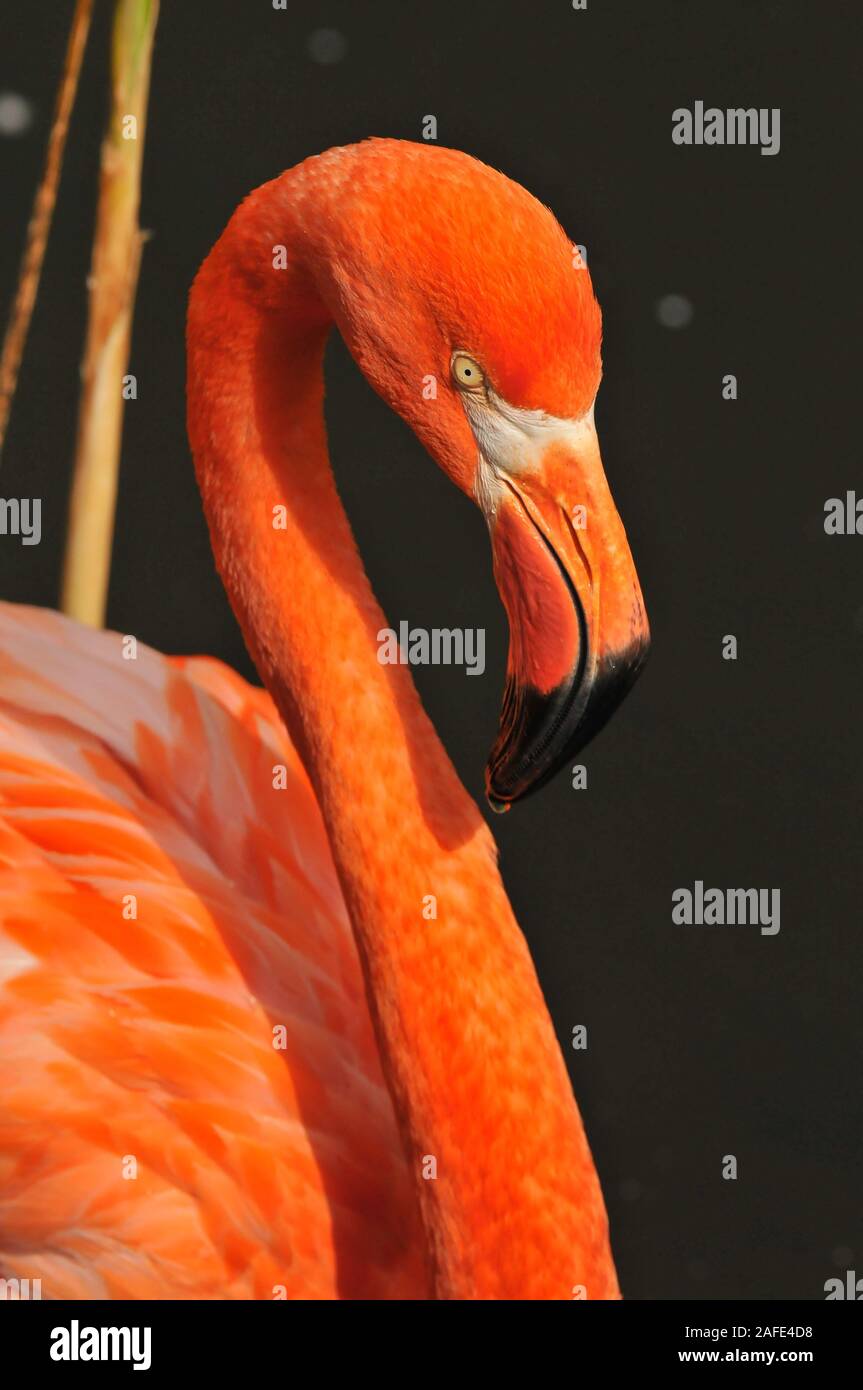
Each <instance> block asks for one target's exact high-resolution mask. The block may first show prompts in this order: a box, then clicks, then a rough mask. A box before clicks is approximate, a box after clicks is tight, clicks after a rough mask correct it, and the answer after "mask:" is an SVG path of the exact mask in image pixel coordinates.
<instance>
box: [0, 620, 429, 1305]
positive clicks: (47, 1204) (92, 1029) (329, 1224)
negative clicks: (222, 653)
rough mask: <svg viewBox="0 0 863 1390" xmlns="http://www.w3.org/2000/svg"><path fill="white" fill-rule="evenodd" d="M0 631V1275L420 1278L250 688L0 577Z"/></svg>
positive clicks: (326, 1288)
mask: <svg viewBox="0 0 863 1390" xmlns="http://www.w3.org/2000/svg"><path fill="white" fill-rule="evenodd" d="M0 651H2V653H3V658H2V660H3V679H2V683H0V981H2V990H0V1057H2V1077H3V1082H2V1090H3V1104H2V1108H0V1276H3V1277H6V1278H9V1279H12V1278H20V1279H25V1278H30V1279H33V1278H41V1280H42V1289H43V1296H44V1297H52V1298H102V1297H109V1298H224V1297H252V1298H273V1297H279V1296H282V1292H281V1291H282V1290H284V1292H285V1294H286V1295H287V1297H289V1298H297V1297H301V1296H302V1297H308V1298H329V1297H359V1296H362V1297H368V1298H386V1297H415V1296H420V1297H422V1296H423V1295H424V1294H425V1291H426V1279H425V1272H424V1265H423V1259H422V1250H421V1243H420V1240H419V1236H418V1228H417V1222H416V1217H415V1215H414V1210H413V1199H412V1194H411V1192H410V1189H409V1184H408V1180H407V1175H406V1172H405V1160H404V1156H403V1153H402V1150H401V1146H400V1143H399V1139H398V1134H397V1130H396V1126H395V1121H394V1117H393V1111H392V1103H391V1101H390V1098H389V1095H388V1094H387V1091H386V1089H385V1087H384V1084H383V1079H382V1076H381V1070H380V1063H379V1061H378V1055H377V1049H376V1046H375V1042H374V1038H373V1035H372V1030H371V1026H370V1022H369V1016H368V1010H367V1008H366V1006H365V999H364V993H363V984H362V979H361V976H360V971H359V965H358V962H357V954H356V948H355V946H354V943H353V938H352V935H351V931H350V924H349V921H348V918H347V914H346V911H345V906H344V902H343V899H342V894H341V891H340V888H339V885H338V881H337V879H336V875H335V871H334V868H333V863H332V858H331V856H330V852H329V847H328V844H327V838H326V834H325V832H324V828H323V825H322V823H321V818H320V814H319V811H318V808H317V805H316V802H315V799H314V796H313V794H312V792H311V788H310V786H309V783H308V778H307V777H306V774H305V772H304V770H303V767H302V764H301V763H300V761H299V759H298V758H297V755H296V753H295V752H294V749H293V747H292V746H291V743H290V740H289V739H288V737H287V735H286V734H285V731H284V727H283V726H282V724H281V722H280V720H279V718H278V716H277V715H276V713H275V710H274V709H273V706H272V702H271V700H270V698H269V696H268V695H267V694H266V692H265V691H262V690H259V689H255V688H253V687H251V686H249V685H248V684H246V683H245V682H244V681H242V680H241V679H240V678H239V677H238V676H237V675H235V674H234V673H233V672H231V671H230V670H229V669H228V668H227V667H225V666H223V665H222V664H220V663H219V662H216V661H213V660H209V659H204V658H200V659H191V660H170V659H168V658H166V657H163V656H160V655H159V654H158V653H156V652H154V651H152V650H151V649H149V648H146V647H144V646H142V645H139V646H138V649H137V658H136V659H135V660H125V659H124V657H123V642H122V638H121V637H120V636H119V635H118V634H116V633H94V632H91V631H89V630H87V629H85V628H83V627H80V626H78V625H77V624H75V623H72V622H70V621H68V620H66V619H64V618H62V617H60V616H59V615H57V614H55V613H50V612H46V611H43V610H39V609H33V608H26V607H19V606H13V605H9V604H0ZM280 766H281V767H284V768H285V769H286V778H287V785H286V786H285V787H284V789H280V790H277V789H275V788H274V787H273V781H274V775H273V769H274V768H277V767H280ZM276 780H283V779H280V778H279V777H278V775H277V776H276ZM130 894H132V895H134V897H135V899H136V912H137V916H136V917H135V918H133V919H130V918H129V917H128V915H126V916H124V905H125V909H126V912H127V914H128V911H129V904H128V895H130ZM124 900H126V901H125V904H124ZM279 1027H282V1028H284V1030H285V1032H284V1034H283V1035H280V1034H276V1036H275V1038H274V1029H278V1028H279ZM274 1041H275V1042H276V1043H281V1042H282V1041H284V1046H274ZM130 1159H131V1160H134V1163H133V1164H130V1162H129V1160H130ZM135 1166H136V1168H137V1175H136V1176H131V1177H130V1176H124V1170H125V1172H126V1174H128V1173H129V1172H134V1171H135Z"/></svg>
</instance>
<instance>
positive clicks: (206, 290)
mask: <svg viewBox="0 0 863 1390" xmlns="http://www.w3.org/2000/svg"><path fill="white" fill-rule="evenodd" d="M287 178H290V175H287V176H284V178H283V180H277V181H276V182H275V183H274V184H270V185H267V186H265V188H264V189H261V190H259V191H258V193H257V194H256V195H253V198H252V199H250V200H248V201H247V202H246V203H245V204H244V205H243V206H242V208H241V209H240V210H239V212H238V213H237V214H236V215H235V217H234V218H233V219H232V221H231V223H230V224H229V226H228V229H227V230H226V232H225V233H224V235H223V237H222V238H221V240H220V241H219V243H218V244H217V246H216V248H215V249H214V251H213V252H212V253H211V255H210V257H209V258H208V260H207V261H206V262H205V264H204V267H203V268H202V270H201V272H200V274H199V276H198V278H197V280H196V282H195V285H194V287H193V290H192V296H191V300H190V307H189V329H188V352H189V380H188V410H189V435H190V440H191V444H192V450H193V453H194V457H195V464H196V470H197V474H198V479H199V483H200V487H201V492H202V495H203V499H204V505H205V510H206V513H207V518H208V521H209V525H210V532H211V538H212V543H213V549H214V552H215V556H216V562H217V565H218V568H219V571H220V573H221V576H222V578H223V581H224V584H225V587H226V589H227V591H228V594H229V596H230V599H231V603H232V605H233V608H234V611H235V613H236V615H237V618H238V620H239V622H240V624H241V627H242V629H243V633H244V635H245V638H246V642H247V644H248V647H249V650H250V652H251V654H252V657H253V659H254V660H255V662H256V665H257V667H258V670H259V672H260V675H261V678H262V679H263V681H264V682H265V684H266V686H267V688H268V689H269V691H270V693H271V695H272V697H273V699H274V701H275V703H276V705H277V707H278V709H279V711H280V713H281V715H282V717H283V719H284V720H285V723H286V725H287V727H288V730H289V732H290V734H291V737H292V738H293V740H294V742H295V744H296V746H297V748H298V751H299V752H300V755H301V757H302V758H303V761H304V763H305V765H306V767H307V770H308V772H309V775H310V777H311V779H312V782H313V784H314V786H315V789H316V792H317V795H318V798H319V802H320V807H321V811H322V814H323V818H324V821H325V824H326V826H327V830H328V833H329V837H330V842H331V846H332V852H333V858H334V861H335V864H336V868H337V871H338V875H339V879H340V882H341V885H342V889H343V892H344V896H345V900H346V903H347V907H348V911H349V913H350V917H351V921H352V924H353V929H354V934H355V939H356V944H357V948H358V952H359V957H360V961H361V964H362V968H363V973H364V978H365V983H366V992H367V997H368V1006H369V1010H370V1012H371V1016H372V1020H373V1023H374V1027H375V1031H376V1035H377V1039H378V1044H379V1048H380V1054H381V1060H382V1065H383V1070H384V1075H385V1077H386V1081H387V1084H388V1086H389V1089H390V1093H391V1095H392V1099H393V1104H394V1107H395V1111H396V1116H397V1120H398V1123H399V1126H400V1130H401V1134H402V1138H403V1142H404V1148H405V1155H406V1160H407V1164H408V1167H409V1169H410V1171H411V1172H412V1174H413V1175H414V1178H415V1181H416V1189H417V1196H418V1200H419V1205H420V1212H421V1217H422V1221H423V1225H424V1229H425V1234H426V1240H427V1247H428V1253H429V1260H430V1272H431V1278H432V1281H433V1287H434V1290H435V1293H436V1294H437V1296H439V1297H456V1298H487V1297H491V1298H498V1297H502V1298H505V1297H513V1298H532V1297H536V1298H548V1297H559V1298H571V1297H573V1296H574V1295H573V1289H574V1287H576V1286H582V1285H583V1286H585V1288H586V1296H587V1297H591V1298H607V1297H614V1296H616V1290H617V1286H616V1280H615V1275H614V1268H613V1264H612V1261H611V1256H610V1253H609V1249H608V1243H607V1232H606V1222H605V1213H604V1209H603V1204H602V1197H601V1193H600V1191H599V1185H598V1182H597V1179H596V1175H595V1172H594V1168H593V1164H592V1161H591V1157H590V1153H589V1150H588V1147H587V1143H586V1140H585V1137H584V1132H583V1129H582V1125H581V1121H580V1117H579V1115H578V1111H577V1108H576V1105H575V1102H574V1100H573V1097H572V1092H571V1088H570V1084H569V1079H568V1076H567V1073H566V1069H565V1067H564V1064H563V1059H562V1057H561V1054H560V1050H559V1047H558V1044H557V1041H556V1039H555V1036H554V1031H553V1028H552V1025H551V1021H550V1019H549V1017H548V1013H547V1011H546V1008H545V1004H544V1001H543V999H542V995H541V992H540V989H539V985H538V982H537V979H536V975H535V972H534V969H533V965H532V962H531V960H530V956H529V953H528V950H527V947H526V945H525V942H524V940H523V938H522V936H521V933H520V932H519V929H518V926H517V924H516V922H515V920H514V918H513V915H512V910H511V908H510V906H509V903H508V901H507V898H506V895H505V893H504V890H503V886H502V884H501V881H500V877H499V875H498V872H497V868H496V863H495V850H494V845H493V841H492V839H491V836H490V834H489V832H488V829H487V827H486V826H485V823H484V821H483V819H482V817H481V815H480V813H479V810H478V808H477V807H476V806H475V804H474V803H473V802H472V800H471V799H470V798H469V797H468V795H467V793H466V792H465V790H464V788H463V787H462V786H461V783H460V782H459V780H458V777H457V776H456V773H455V771H454V769H453V767H452V765H451V763H450V762H449V759H448V758H447V755H446V753H445V752H444V749H443V748H442V746H441V744H440V742H439V740H438V738H437V736H436V734H435V732H434V730H433V728H432V726H431V724H430V722H429V720H428V718H427V716H426V715H425V713H424V711H423V709H422V707H421V705H420V702H419V698H418V696H417V694H416V690H415V688H414V685H413V682H412V680H411V678H410V676H409V674H408V671H407V669H406V668H405V667H401V666H383V665H381V664H380V663H379V661H378V659H377V652H378V644H377V640H376V635H377V633H378V631H379V630H380V629H381V628H382V627H384V626H386V625H387V624H386V620H385V618H384V616H383V614H382V612H381V611H380V609H379V607H378V605H377V603H376V602H375V599H374V596H373V595H372V592H371V589H370V586H369V583H368V580H367V578H366V576H365V573H364V570H363V567H362V563H361V561H360V558H359V556H358V554H357V551H356V547H355V544H354V540H353V537H352V534H351V530H350V526H349V523H348V520H347V517H346V516H345V513H344V510H343V508H342V506H341V503H340V501H339V499H338V495H337V492H336V487H335V483H334V480H333V476H332V471H331V469H330V466H329V462H328V458H327V448H326V438H325V428H324V420H323V373H322V361H323V351H324V344H325V341H326V336H327V333H328V331H329V327H330V315H329V314H328V313H327V312H326V310H325V308H324V307H323V305H322V304H321V303H320V301H319V300H318V298H317V297H316V294H315V293H314V292H313V291H312V290H311V289H310V287H309V284H308V281H307V279H306V276H305V275H304V273H303V271H302V270H301V269H299V268H296V269H289V270H285V271H282V272H278V271H275V270H269V277H267V276H266V275H265V274H263V273H260V274H259V273H258V272H257V271H255V272H254V273H253V272H252V271H251V270H250V265H249V261H250V248H252V247H256V248H257V251H256V252H255V254H257V252H260V255H261V257H265V256H267V257H268V256H270V255H271V249H270V248H271V246H272V244H273V242H274V240H280V241H281V242H283V243H286V244H288V247H289V253H290V249H291V236H292V228H291V226H290V225H284V224H285V222H286V219H287V221H288V223H289V221H290V219H289V215H288V214H287V213H286V197H285V188H284V180H285V179H287ZM276 215H278V216H280V217H281V219H282V224H283V225H281V226H279V227H278V231H279V232H280V233H281V235H280V236H279V237H278V238H277V237H276V236H275V235H274V232H273V218H274V217H275V216H276ZM268 219H269V220H268ZM258 232H260V236H258ZM289 262H290V255H289ZM268 269H269V262H268ZM279 275H280V276H281V278H280V279H279V280H278V282H277V285H278V287H277V290H274V289H273V288H272V286H273V282H274V279H275V277H276V276H279ZM274 521H275V522H276V524H275V525H274ZM432 913H435V914H436V915H432Z"/></svg>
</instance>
